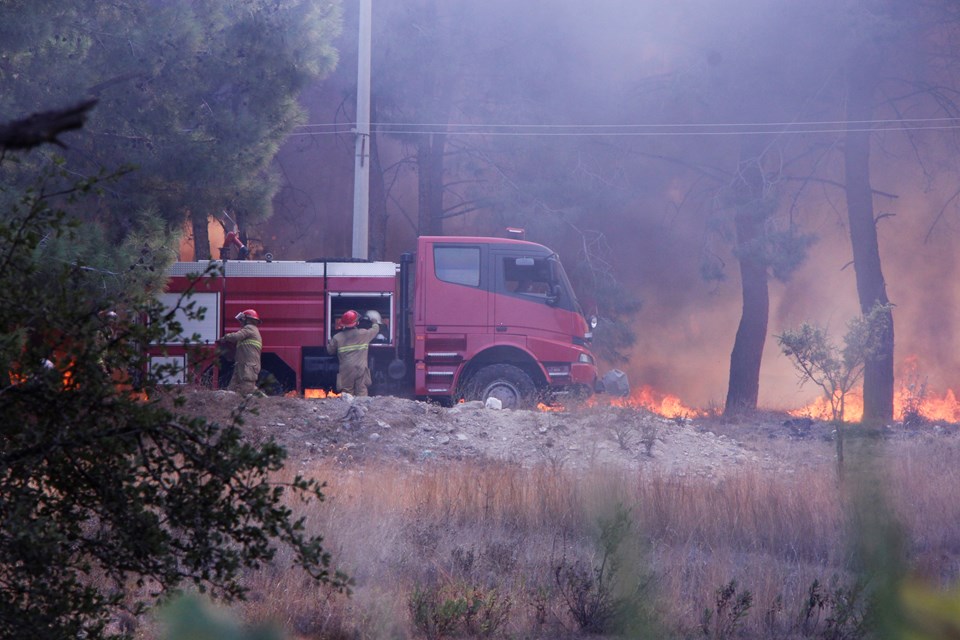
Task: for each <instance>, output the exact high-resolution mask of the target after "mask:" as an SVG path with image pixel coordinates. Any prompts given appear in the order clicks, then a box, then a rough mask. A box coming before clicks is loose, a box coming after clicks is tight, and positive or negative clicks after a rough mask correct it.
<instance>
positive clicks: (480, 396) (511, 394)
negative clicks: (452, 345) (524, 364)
mask: <svg viewBox="0 0 960 640" xmlns="http://www.w3.org/2000/svg"><path fill="white" fill-rule="evenodd" d="M464 395H465V397H466V399H467V400H481V401H483V402H486V401H487V398H497V399H498V400H500V402H502V403H503V408H504V409H529V408H531V407H533V406H534V404H536V401H537V387H536V385H534V384H533V380H531V379H530V376H528V375H527V374H526V372H524V370H523V369H521V368H519V367H515V366H513V365H512V364H491V365H487V366H486V367H484V368H482V369H480V370H479V371H477V373H475V374H474V375H473V376H472V377H471V378H470V380H469V381H468V383H467V388H466V393H465V394H464Z"/></svg>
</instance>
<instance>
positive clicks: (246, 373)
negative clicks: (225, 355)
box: [220, 309, 263, 395]
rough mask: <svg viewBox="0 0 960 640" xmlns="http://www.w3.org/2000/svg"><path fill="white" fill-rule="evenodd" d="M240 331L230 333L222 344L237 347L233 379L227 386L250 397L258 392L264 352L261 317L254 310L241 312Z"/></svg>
mask: <svg viewBox="0 0 960 640" xmlns="http://www.w3.org/2000/svg"><path fill="white" fill-rule="evenodd" d="M236 320H237V322H239V323H240V325H241V326H240V331H235V332H233V333H228V334H226V335H225V336H223V337H222V338H220V342H232V343H235V344H236V345H237V353H236V356H235V358H234V364H233V377H232V378H230V384H229V385H227V390H228V391H236V392H237V393H240V394H243V395H248V394H251V393H255V392H256V391H257V378H259V377H260V352H261V351H262V350H263V338H261V337H260V330H259V329H257V325H259V324H260V316H259V314H257V312H256V310H254V309H247V310H245V311H241V312H240V313H238V314H237V316H236Z"/></svg>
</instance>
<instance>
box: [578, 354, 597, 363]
mask: <svg viewBox="0 0 960 640" xmlns="http://www.w3.org/2000/svg"><path fill="white" fill-rule="evenodd" d="M577 362H580V363H581V364H593V356H592V355H590V354H589V353H581V354H580V356H579V357H578V358H577Z"/></svg>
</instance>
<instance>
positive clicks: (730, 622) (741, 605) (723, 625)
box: [700, 580, 753, 640]
mask: <svg viewBox="0 0 960 640" xmlns="http://www.w3.org/2000/svg"><path fill="white" fill-rule="evenodd" d="M752 606H753V594H752V593H750V592H749V591H747V590H743V591H740V592H739V593H738V592H737V581H736V580H731V581H730V582H729V583H727V584H725V585H723V586H722V587H720V588H718V589H717V590H716V592H715V593H714V608H710V607H707V608H705V609H704V610H703V615H702V616H701V619H700V630H701V631H702V632H703V635H704V637H706V638H711V639H712V640H727V638H732V637H734V636H735V635H736V633H737V630H738V629H739V628H740V627H741V625H743V623H744V621H745V620H746V618H747V615H748V614H749V613H750V608H751V607H752Z"/></svg>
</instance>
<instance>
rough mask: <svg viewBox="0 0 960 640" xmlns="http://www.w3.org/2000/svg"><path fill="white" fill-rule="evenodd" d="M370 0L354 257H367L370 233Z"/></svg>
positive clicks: (365, 15) (364, 14)
mask: <svg viewBox="0 0 960 640" xmlns="http://www.w3.org/2000/svg"><path fill="white" fill-rule="evenodd" d="M370 2H371V0H360V37H359V46H358V51H357V129H356V136H357V140H356V143H357V144H356V147H357V150H356V158H355V163H354V172H353V257H354V258H362V259H366V258H367V245H368V244H369V237H370V230H369V227H370V224H369V218H370Z"/></svg>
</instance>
